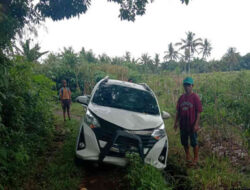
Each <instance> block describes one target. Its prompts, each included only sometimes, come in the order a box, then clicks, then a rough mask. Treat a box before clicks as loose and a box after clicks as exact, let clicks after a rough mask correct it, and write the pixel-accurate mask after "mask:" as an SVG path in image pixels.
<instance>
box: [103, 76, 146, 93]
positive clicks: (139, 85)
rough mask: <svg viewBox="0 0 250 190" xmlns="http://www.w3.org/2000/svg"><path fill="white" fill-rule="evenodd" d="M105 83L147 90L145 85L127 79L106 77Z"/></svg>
mask: <svg viewBox="0 0 250 190" xmlns="http://www.w3.org/2000/svg"><path fill="white" fill-rule="evenodd" d="M106 83H107V84H113V85H119V86H124V87H129V88H135V89H138V90H144V91H148V89H147V88H146V87H145V85H141V84H136V83H132V82H127V81H121V80H114V79H108V81H107V82H106Z"/></svg>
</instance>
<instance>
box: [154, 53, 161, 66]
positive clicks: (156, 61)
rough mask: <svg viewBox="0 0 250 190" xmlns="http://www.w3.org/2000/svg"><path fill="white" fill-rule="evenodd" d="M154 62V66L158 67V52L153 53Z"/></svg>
mask: <svg viewBox="0 0 250 190" xmlns="http://www.w3.org/2000/svg"><path fill="white" fill-rule="evenodd" d="M154 64H155V66H156V68H158V66H159V65H160V55H159V54H158V53H156V54H155V57H154Z"/></svg>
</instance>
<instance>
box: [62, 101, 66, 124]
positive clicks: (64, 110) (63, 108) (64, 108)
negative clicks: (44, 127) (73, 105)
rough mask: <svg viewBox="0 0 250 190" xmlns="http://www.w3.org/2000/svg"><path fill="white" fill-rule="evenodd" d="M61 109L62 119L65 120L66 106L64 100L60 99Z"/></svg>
mask: <svg viewBox="0 0 250 190" xmlns="http://www.w3.org/2000/svg"><path fill="white" fill-rule="evenodd" d="M62 110H63V119H64V121H66V119H65V112H66V107H65V102H64V101H62Z"/></svg>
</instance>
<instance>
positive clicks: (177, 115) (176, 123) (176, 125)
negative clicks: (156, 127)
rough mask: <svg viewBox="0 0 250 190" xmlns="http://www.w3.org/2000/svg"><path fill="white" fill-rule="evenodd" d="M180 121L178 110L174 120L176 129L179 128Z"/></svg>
mask: <svg viewBox="0 0 250 190" xmlns="http://www.w3.org/2000/svg"><path fill="white" fill-rule="evenodd" d="M178 122H179V112H178V111H177V112H176V116H175V122H174V130H175V131H176V130H177V128H178Z"/></svg>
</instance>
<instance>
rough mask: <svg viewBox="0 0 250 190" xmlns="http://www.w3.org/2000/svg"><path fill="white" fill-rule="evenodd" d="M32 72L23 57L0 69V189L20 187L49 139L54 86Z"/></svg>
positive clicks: (51, 124)
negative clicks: (0, 186)
mask: <svg viewBox="0 0 250 190" xmlns="http://www.w3.org/2000/svg"><path fill="white" fill-rule="evenodd" d="M32 68H33V66H32V64H31V63H28V62H25V61H24V60H23V59H22V57H16V58H15V59H14V60H13V61H9V64H8V66H4V67H1V72H2V74H3V75H1V78H0V83H1V85H0V92H1V94H0V147H1V148H0V183H1V184H2V185H3V186H7V185H8V186H9V185H10V186H17V185H18V184H17V183H21V182H22V180H21V179H22V178H20V177H23V176H24V175H25V173H26V171H27V169H28V167H27V166H28V165H29V164H30V163H31V162H32V161H33V160H34V159H35V158H36V157H37V156H38V155H39V154H40V153H41V152H42V151H43V150H44V149H45V147H46V144H47V143H49V141H50V140H51V137H52V130H53V127H52V126H53V118H52V114H51V110H50V108H51V97H52V96H53V91H52V90H51V89H52V86H53V85H54V83H53V82H52V81H51V80H50V79H48V78H46V77H45V76H43V75H35V74H34V73H33V70H32ZM3 70H4V72H3ZM17 179H18V180H17Z"/></svg>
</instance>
